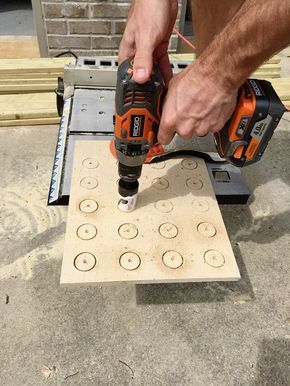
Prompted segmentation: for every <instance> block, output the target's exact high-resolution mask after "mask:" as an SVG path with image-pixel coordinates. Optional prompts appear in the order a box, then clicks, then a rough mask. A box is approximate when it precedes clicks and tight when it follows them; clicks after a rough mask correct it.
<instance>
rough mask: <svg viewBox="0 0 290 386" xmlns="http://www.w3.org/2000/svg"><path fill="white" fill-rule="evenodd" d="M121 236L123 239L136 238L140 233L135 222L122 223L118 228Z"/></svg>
mask: <svg viewBox="0 0 290 386" xmlns="http://www.w3.org/2000/svg"><path fill="white" fill-rule="evenodd" d="M118 233H119V236H121V237H122V238H123V239H127V240H130V239H134V238H135V237H136V236H137V235H138V228H137V227H136V225H135V224H131V223H126V224H122V225H121V226H120V227H119V229H118Z"/></svg>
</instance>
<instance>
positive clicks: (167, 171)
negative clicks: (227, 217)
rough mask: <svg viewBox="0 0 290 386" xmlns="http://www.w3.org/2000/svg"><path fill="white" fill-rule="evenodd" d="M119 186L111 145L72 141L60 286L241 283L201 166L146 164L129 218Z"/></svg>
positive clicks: (195, 161)
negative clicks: (120, 199)
mask: <svg viewBox="0 0 290 386" xmlns="http://www.w3.org/2000/svg"><path fill="white" fill-rule="evenodd" d="M117 180H118V175H117V165H116V160H115V159H114V158H113V157H112V155H111V153H110V151H109V142H107V141H104V142H89V141H80V142H77V144H76V148H75V156H74V167H73V177H72V187H71V195H70V203H69V212H68V221H67V230H66V239H65V247H64V256H63V264H62V272H61V284H63V285H73V284H75V285H76V284H84V285H87V284H97V283H117V282H131V283H158V282H190V281H213V280H221V281H224V280H238V279H239V278H240V275H239V270H238V267H237V264H236V261H235V258H234V255H233V251H232V248H231V244H230V241H229V239H228V236H227V232H226V229H225V226H224V223H223V220H222V216H221V213H220V210H219V207H218V204H217V202H216V199H215V196H214V193H213V189H212V186H211V183H210V179H209V176H208V172H207V168H206V166H205V163H204V161H203V160H201V159H199V158H193V157H190V158H186V159H172V160H168V161H166V163H165V162H163V163H161V164H157V165H144V167H143V174H142V176H141V179H140V192H139V197H138V203H137V208H136V209H135V210H134V211H133V212H131V213H123V212H120V211H119V210H118V209H117V201H118V198H117ZM76 267H77V268H76ZM123 267H125V268H123ZM173 267H174V268H173ZM177 267H178V268H177Z"/></svg>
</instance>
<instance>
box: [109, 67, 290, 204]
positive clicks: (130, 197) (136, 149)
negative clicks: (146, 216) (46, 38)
mask: <svg viewBox="0 0 290 386" xmlns="http://www.w3.org/2000/svg"><path fill="white" fill-rule="evenodd" d="M132 75H133V68H132V62H129V61H125V62H123V63H122V64H121V65H120V67H119V69H118V80H117V90H116V116H115V148H116V154H117V159H118V161H119V176H120V180H119V196H120V200H119V205H118V207H119V209H121V210H123V211H131V210H133V209H134V207H135V205H136V198H137V192H138V186H139V183H138V178H139V177H140V175H141V171H142V165H143V163H144V161H145V159H146V155H147V154H148V151H149V150H150V147H151V146H152V145H153V144H154V143H155V142H156V136H157V132H158V126H159V121H160V115H161V104H162V95H163V90H164V82H163V79H162V76H161V74H160V72H159V70H158V67H157V65H156V64H155V65H154V68H153V72H152V74H151V77H150V80H149V81H148V82H147V83H145V84H138V83H136V82H135V81H134V80H133V79H132ZM285 111H286V108H285V106H284V105H283V104H282V102H281V100H280V99H279V97H278V95H277V94H276V92H275V90H274V89H273V87H272V85H271V83H270V82H268V81H265V80H257V79H248V80H247V81H246V82H245V83H244V84H243V85H242V86H241V87H240V89H239V92H238V97H237V105H236V108H235V110H234V112H233V114H232V116H231V118H230V119H229V121H228V122H227V123H226V125H225V126H224V127H223V129H222V130H221V131H219V132H217V133H216V134H215V142H216V148H217V151H218V153H219V155H220V156H221V157H222V158H225V159H226V160H227V161H229V162H230V163H232V164H234V165H235V166H238V167H242V166H246V165H250V164H253V163H255V162H257V161H259V160H260V158H261V157H262V155H263V153H264V151H265V149H266V147H267V145H268V143H269V141H270V139H271V137H272V135H273V133H274V130H275V128H276V127H277V125H278V123H279V121H280V119H281V118H282V116H283V114H284V112H285ZM161 148H162V147H161ZM159 150H160V149H159ZM161 150H162V149H161ZM159 155H160V154H159Z"/></svg>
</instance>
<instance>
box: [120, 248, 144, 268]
mask: <svg viewBox="0 0 290 386" xmlns="http://www.w3.org/2000/svg"><path fill="white" fill-rule="evenodd" d="M140 264H141V259H140V257H139V256H138V255H137V253H134V252H126V253H123V255H122V256H121V257H120V265H121V267H122V268H124V269H126V270H127V271H133V270H134V269H137V268H138V267H139V266H140Z"/></svg>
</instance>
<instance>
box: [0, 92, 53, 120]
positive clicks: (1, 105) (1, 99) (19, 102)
mask: <svg viewBox="0 0 290 386" xmlns="http://www.w3.org/2000/svg"><path fill="white" fill-rule="evenodd" d="M55 117H57V109H56V96H55V94H54V93H38V94H37V93H36V94H16V95H15V94H11V95H0V120H6V121H7V120H10V119H13V120H14V119H27V118H29V119H30V118H55Z"/></svg>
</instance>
